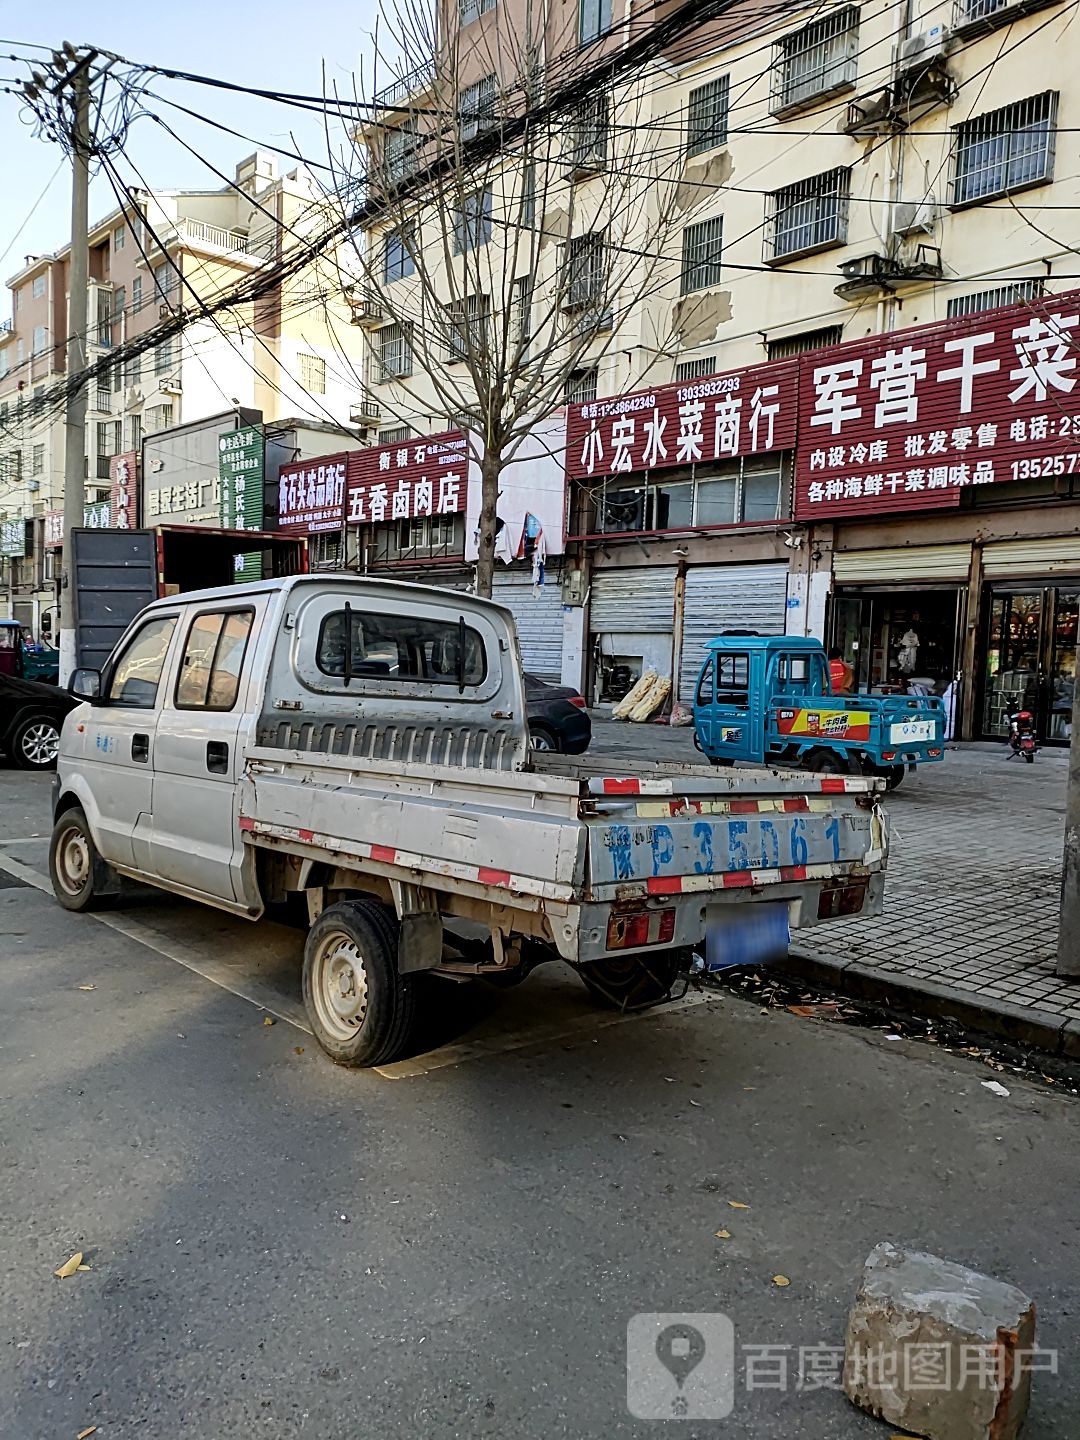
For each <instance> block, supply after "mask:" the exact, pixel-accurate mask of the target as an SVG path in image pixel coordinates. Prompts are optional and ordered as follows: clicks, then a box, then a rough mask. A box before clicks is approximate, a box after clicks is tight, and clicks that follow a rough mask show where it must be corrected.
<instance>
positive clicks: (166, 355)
mask: <svg viewBox="0 0 1080 1440" xmlns="http://www.w3.org/2000/svg"><path fill="white" fill-rule="evenodd" d="M173 358H174V357H173V343H172V341H171V340H162V342H161V344H160V345H155V347H154V374H155V375H167V374H168V373H169V371H170V370H171V369H172V368H173Z"/></svg>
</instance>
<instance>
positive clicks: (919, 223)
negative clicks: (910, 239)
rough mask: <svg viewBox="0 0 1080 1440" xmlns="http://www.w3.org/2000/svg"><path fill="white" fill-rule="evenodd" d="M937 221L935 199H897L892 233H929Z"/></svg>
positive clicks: (925, 197)
mask: <svg viewBox="0 0 1080 1440" xmlns="http://www.w3.org/2000/svg"><path fill="white" fill-rule="evenodd" d="M936 223H937V200H936V199H935V197H934V196H933V195H926V196H924V198H923V199H922V200H899V201H897V204H896V209H895V210H894V212H893V234H894V235H929V234H930V232H931V231H932V230H933V228H934V226H935V224H936Z"/></svg>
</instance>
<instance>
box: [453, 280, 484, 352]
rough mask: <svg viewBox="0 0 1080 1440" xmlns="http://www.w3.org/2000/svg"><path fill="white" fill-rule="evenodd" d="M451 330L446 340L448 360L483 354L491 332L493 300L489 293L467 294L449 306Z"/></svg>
mask: <svg viewBox="0 0 1080 1440" xmlns="http://www.w3.org/2000/svg"><path fill="white" fill-rule="evenodd" d="M447 308H448V311H449V322H450V325H449V332H448V334H447V340H446V351H447V359H448V360H451V361H453V360H467V359H468V358H469V357H470V356H478V355H483V354H484V352H485V350H486V347H487V343H488V334H489V321H490V318H491V300H490V298H489V297H488V296H487V295H466V296H465V298H464V300H456V301H454V303H453V304H452V305H450V306H448V307H447Z"/></svg>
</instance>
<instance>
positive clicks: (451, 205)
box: [339, 0, 688, 595]
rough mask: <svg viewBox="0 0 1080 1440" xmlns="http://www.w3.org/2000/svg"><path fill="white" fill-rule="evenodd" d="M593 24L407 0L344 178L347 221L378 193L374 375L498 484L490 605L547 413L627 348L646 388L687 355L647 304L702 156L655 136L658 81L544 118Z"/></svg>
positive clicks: (369, 299)
mask: <svg viewBox="0 0 1080 1440" xmlns="http://www.w3.org/2000/svg"><path fill="white" fill-rule="evenodd" d="M388 3H391V4H393V3H394V0H388ZM598 14H599V10H598ZM577 15H578V10H577V5H576V4H574V5H573V6H566V5H564V4H560V3H559V0H554V3H552V4H541V6H540V7H539V8H534V5H533V0H520V4H519V7H518V8H517V9H515V8H514V6H513V4H509V5H505V6H504V5H500V6H499V7H498V10H497V11H496V10H494V9H492V8H491V7H489V6H488V5H487V4H486V0H442V9H441V10H440V11H439V12H438V13H434V14H430V13H429V12H428V11H427V10H425V9H424V8H423V0H399V3H398V5H397V8H395V9H394V10H393V12H392V13H390V14H388V15H386V16H384V20H385V31H384V33H386V32H388V37H389V38H385V39H383V40H381V41H380V43H379V44H378V46H377V47H376V49H377V55H378V57H379V59H378V62H377V63H380V64H381V63H382V57H383V56H385V55H386V54H388V53H389V54H390V55H392V56H393V64H392V67H391V68H392V73H393V77H394V78H393V80H392V82H391V83H388V84H383V85H382V86H381V88H379V89H375V88H374V86H373V93H375V94H376V96H377V98H378V100H379V102H380V103H379V108H378V109H377V110H376V112H375V118H374V119H373V121H372V122H371V123H370V124H368V125H366V126H364V127H362V128H361V129H360V130H358V131H357V133H356V136H355V137H354V144H355V150H354V164H353V166H352V167H351V169H352V173H351V174H350V175H349V176H347V177H345V176H343V177H342V183H341V184H340V185H339V193H340V194H341V196H342V197H344V198H343V199H342V213H343V214H345V213H348V208H349V207H350V206H355V202H356V198H357V195H358V193H359V194H362V196H363V200H364V205H363V208H364V212H365V214H366V216H367V217H368V218H367V219H366V221H365V223H364V225H363V227H362V228H360V229H358V230H357V231H356V232H355V233H354V254H353V255H352V256H351V257H350V260H349V269H350V271H351V279H350V286H349V294H350V297H351V299H352V303H353V307H354V318H355V319H356V320H357V321H358V323H360V324H363V325H364V326H365V327H366V328H367V330H368V335H369V340H370V347H371V353H370V356H369V368H368V370H367V372H366V374H365V375H364V376H363V377H358V380H359V381H360V383H361V385H362V388H363V391H364V393H365V394H366V395H367V396H368V398H371V399H377V400H378V403H379V406H380V409H381V410H384V411H386V412H388V413H389V414H391V415H392V416H393V417H394V418H395V419H397V420H398V421H399V422H403V423H409V422H415V421H416V419H417V418H418V417H424V419H426V420H427V421H428V422H429V423H431V422H434V423H436V424H438V423H439V422H443V423H445V425H446V426H447V427H449V426H457V425H460V426H461V427H462V428H463V429H464V430H465V431H466V433H467V435H468V437H469V446H470V454H471V456H472V458H473V459H474V460H475V461H476V462H477V463H478V465H479V467H480V473H481V477H482V503H481V513H480V522H479V534H478V561H477V573H476V583H477V590H478V592H479V593H480V594H481V595H490V594H491V591H492V577H493V569H494V548H495V536H496V506H497V502H498V497H499V490H500V477H501V475H502V471H503V469H504V468H505V467H506V465H508V464H509V463H510V462H511V461H512V460H513V459H514V456H515V454H516V453H517V451H518V449H519V447H520V446H521V443H522V441H523V439H524V438H525V436H526V435H527V434H528V433H529V431H530V429H531V427H532V426H533V425H534V423H535V422H536V420H537V419H538V418H540V417H542V416H544V415H546V414H548V413H550V412H551V411H552V410H553V409H555V408H557V407H558V406H560V405H562V404H563V403H564V402H565V400H566V399H567V398H581V395H580V394H579V395H577V396H576V397H575V387H579V388H580V390H581V391H582V392H584V393H587V386H588V380H589V376H590V374H591V372H593V371H594V370H595V367H596V365H597V362H598V361H599V360H600V359H601V357H603V356H604V355H605V354H606V353H607V352H608V351H609V350H611V349H612V348H613V347H617V348H618V349H619V350H620V351H625V352H627V353H630V354H632V355H634V356H641V357H642V360H641V362H640V364H636V365H635V366H634V367H633V369H634V383H646V381H647V379H648V377H649V371H650V369H651V368H652V367H653V366H654V365H655V364H656V361H657V356H658V355H661V356H663V355H665V352H666V350H667V346H668V339H669V337H667V336H663V337H661V336H657V335H645V334H643V333H642V332H641V324H642V321H641V313H642V306H641V302H642V300H643V298H644V297H645V295H646V294H647V293H649V292H650V291H651V290H653V289H655V288H656V287H657V285H658V283H662V281H663V279H665V278H668V277H670V275H671V274H672V273H673V262H672V261H671V259H670V258H668V255H669V237H670V234H671V230H672V227H673V225H674V224H675V223H676V221H677V220H680V219H681V216H682V211H683V210H684V209H685V207H686V205H687V203H688V201H687V197H686V194H685V186H683V187H680V186H679V184H678V183H677V181H678V178H679V176H680V173H681V166H682V162H683V152H682V147H681V146H680V145H679V144H677V143H675V142H673V140H672V138H671V132H670V129H669V128H667V125H669V124H670V121H668V122H666V124H665V125H662V126H660V128H658V129H656V128H654V127H653V124H652V123H651V117H650V115H649V113H648V108H647V107H648V103H649V102H648V97H649V86H648V83H647V77H646V76H645V75H644V74H642V73H640V72H639V73H637V74H634V75H630V76H624V77H622V78H620V79H618V80H617V81H609V82H608V83H606V84H604V85H597V86H596V87H595V88H592V89H591V90H590V91H589V93H588V94H587V96H586V97H585V99H584V100H580V99H579V100H578V103H577V104H576V105H575V106H574V107H573V108H572V109H568V110H567V111H565V112H563V113H556V115H555V116H554V118H551V117H550V115H548V116H546V117H545V119H544V120H543V122H540V121H537V123H535V124H533V123H532V121H531V118H530V117H531V115H532V112H533V109H534V107H536V106H537V105H538V104H539V100H540V97H541V96H546V98H547V100H548V101H550V99H551V96H552V94H553V93H556V91H557V89H558V87H560V86H562V85H564V84H565V82H566V80H567V77H568V76H572V75H573V74H574V71H575V66H576V67H578V69H579V70H580V67H581V66H582V65H584V64H586V63H587V62H588V61H589V60H592V61H595V59H596V55H595V54H593V55H591V56H589V55H586V54H584V53H582V52H580V51H579V48H578V37H577ZM571 31H572V32H573V33H571ZM598 44H599V45H600V46H601V47H603V45H604V44H605V42H604V41H603V39H600V40H599V41H598ZM375 79H376V81H377V80H378V79H379V76H378V75H376V77H375ZM545 108H546V109H547V110H548V111H550V108H551V107H550V105H547V106H546V107H545ZM635 327H636V328H635ZM663 378H665V379H666V378H667V376H666V375H665V376H664V377H663Z"/></svg>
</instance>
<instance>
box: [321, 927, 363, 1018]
mask: <svg viewBox="0 0 1080 1440" xmlns="http://www.w3.org/2000/svg"><path fill="white" fill-rule="evenodd" d="M311 998H312V1000H313V1002H314V1005H315V1012H316V1014H317V1015H318V1017H319V1023H320V1024H321V1025H322V1027H323V1029H324V1030H325V1031H326V1032H327V1034H328V1035H332V1036H333V1038H334V1039H335V1040H355V1038H356V1037H357V1035H358V1034H359V1033H360V1031H361V1030H362V1029H363V1026H364V1021H365V1019H366V1018H367V1008H368V987H367V967H366V966H365V964H364V957H363V956H362V955H361V953H360V947H359V946H358V945H357V943H356V941H355V940H354V939H353V938H352V937H351V936H350V935H347V934H346V933H345V932H344V931H343V930H331V931H330V932H329V934H327V935H324V936H323V938H322V939H321V940H320V942H319V947H318V949H317V950H316V952H315V958H314V963H313V964H312V967H311Z"/></svg>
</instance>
